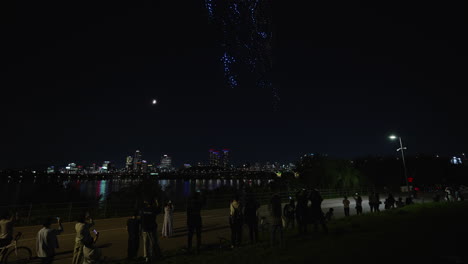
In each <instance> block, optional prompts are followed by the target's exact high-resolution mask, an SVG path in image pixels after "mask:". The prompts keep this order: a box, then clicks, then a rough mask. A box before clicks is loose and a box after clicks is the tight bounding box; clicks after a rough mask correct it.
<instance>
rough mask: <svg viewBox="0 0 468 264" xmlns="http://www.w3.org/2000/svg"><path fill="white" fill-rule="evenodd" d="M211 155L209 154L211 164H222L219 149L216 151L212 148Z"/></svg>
mask: <svg viewBox="0 0 468 264" xmlns="http://www.w3.org/2000/svg"><path fill="white" fill-rule="evenodd" d="M209 152H210V156H209V163H210V166H213V167H217V166H219V165H220V161H221V157H220V155H219V151H216V150H214V149H210V150H209Z"/></svg>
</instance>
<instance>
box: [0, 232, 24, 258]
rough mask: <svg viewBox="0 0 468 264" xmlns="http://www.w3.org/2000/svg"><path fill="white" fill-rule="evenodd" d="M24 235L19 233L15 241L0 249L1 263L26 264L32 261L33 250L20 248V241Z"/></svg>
mask: <svg viewBox="0 0 468 264" xmlns="http://www.w3.org/2000/svg"><path fill="white" fill-rule="evenodd" d="M21 235H22V233H21V232H18V234H17V235H16V237H15V239H13V241H12V242H11V243H10V244H9V245H7V246H5V247H1V248H0V263H2V264H25V263H28V262H29V261H30V260H31V259H32V252H31V249H29V248H28V247H18V246H17V244H18V240H19V239H20V238H21ZM10 248H13V250H9V249H10Z"/></svg>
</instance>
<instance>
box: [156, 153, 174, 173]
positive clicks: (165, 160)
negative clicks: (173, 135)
mask: <svg viewBox="0 0 468 264" xmlns="http://www.w3.org/2000/svg"><path fill="white" fill-rule="evenodd" d="M159 168H160V169H161V170H162V171H170V170H172V158H171V157H169V156H168V155H163V156H162V157H161V165H159Z"/></svg>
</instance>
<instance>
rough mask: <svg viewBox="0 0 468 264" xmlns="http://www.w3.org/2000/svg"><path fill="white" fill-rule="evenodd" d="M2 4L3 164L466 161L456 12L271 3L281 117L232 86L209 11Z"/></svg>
mask: <svg viewBox="0 0 468 264" xmlns="http://www.w3.org/2000/svg"><path fill="white" fill-rule="evenodd" d="M5 2H10V5H9V6H7V5H6V3H2V4H1V5H2V6H1V7H0V10H1V11H0V12H1V14H0V18H1V31H0V32H1V35H2V37H1V39H2V44H3V45H2V46H3V47H2V52H1V58H0V59H1V66H2V68H1V83H2V85H1V87H2V89H1V91H2V92H1V97H0V98H1V105H0V108H1V109H0V110H1V113H2V122H1V128H2V137H0V148H1V151H0V153H1V154H0V155H1V156H0V168H19V167H44V166H48V165H65V163H68V162H77V163H79V164H83V165H87V164H90V163H92V162H98V163H100V162H102V161H104V160H111V161H114V162H116V163H117V164H123V162H124V158H125V156H127V155H131V154H133V153H134V151H135V150H136V149H140V150H141V151H142V152H143V155H144V158H145V159H147V160H149V161H156V160H159V157H160V156H161V155H162V154H166V153H167V154H169V155H171V156H173V159H174V162H175V163H176V165H180V164H182V163H196V162H198V161H202V162H206V161H207V159H208V149H210V148H219V149H221V148H228V149H230V150H231V155H232V159H233V160H234V161H235V162H236V163H240V162H245V161H251V162H255V161H260V162H265V161H280V162H291V161H294V160H296V159H297V157H298V156H299V155H301V154H304V153H326V154H328V155H329V156H335V157H340V158H356V157H360V156H366V155H386V156H387V155H397V153H396V152H395V149H396V148H397V147H398V146H397V145H396V142H391V141H389V140H388V139H387V137H388V135H389V134H390V133H392V132H393V133H397V134H399V135H401V136H402V138H403V140H404V143H405V144H406V145H407V147H408V154H416V153H426V154H439V155H454V154H459V153H461V152H464V151H468V148H467V147H468V139H467V138H468V126H467V125H466V123H467V122H466V117H467V111H466V108H467V107H466V105H467V104H466V101H467V97H466V95H465V90H466V87H468V83H467V78H466V77H467V70H468V69H467V47H468V43H467V41H466V38H465V37H466V29H467V21H466V14H464V13H463V10H464V7H463V6H462V5H463V3H462V2H457V3H455V2H438V3H434V4H433V3H432V2H431V1H425V2H422V1H421V2H420V3H418V4H416V3H415V2H414V1H402V2H394V1H391V2H388V1H387V2H384V1H372V2H370V3H364V2H360V3H358V2H355V1H343V2H336V1H293V2H291V1H274V3H273V1H270V2H271V4H272V10H273V11H272V17H273V24H272V25H271V26H272V28H273V30H274V31H273V32H274V41H273V43H272V44H273V49H272V54H273V57H272V59H273V63H274V64H273V65H274V66H273V76H274V77H273V85H274V86H275V87H276V88H277V89H278V91H279V96H280V98H281V100H280V102H279V105H278V108H275V107H273V97H272V93H271V91H270V90H268V89H265V88H261V87H257V85H256V84H255V81H253V80H250V81H249V77H245V78H244V81H243V82H242V83H240V84H239V86H238V87H236V88H230V87H229V86H228V85H227V84H226V80H225V78H224V72H223V65H222V63H221V61H220V57H221V56H222V54H223V47H222V45H221V42H222V36H221V35H222V34H220V32H219V27H217V26H216V25H214V24H213V23H210V20H209V19H208V14H207V10H206V9H205V3H204V2H203V1H200V0H179V1H130V2H127V3H126V4H125V5H123V4H120V3H118V2H109V3H106V4H104V3H102V4H100V3H97V2H98V1H93V2H92V3H90V4H86V3H85V2H73V3H72V2H69V1H57V2H55V3H52V2H50V3H49V1H31V2H22V1H21V2H20V1H5ZM318 2H319V3H318ZM409 2H412V3H413V4H412V5H409ZM457 5H459V6H457ZM153 98H156V99H157V100H158V101H159V103H158V105H156V106H152V105H151V101H152V100H153Z"/></svg>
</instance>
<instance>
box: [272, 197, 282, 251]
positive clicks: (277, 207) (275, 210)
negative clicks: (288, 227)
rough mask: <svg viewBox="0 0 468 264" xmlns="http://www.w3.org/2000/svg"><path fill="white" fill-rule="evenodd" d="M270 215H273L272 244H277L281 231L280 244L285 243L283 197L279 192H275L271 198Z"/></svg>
mask: <svg viewBox="0 0 468 264" xmlns="http://www.w3.org/2000/svg"><path fill="white" fill-rule="evenodd" d="M269 207H270V216H271V235H270V238H271V245H272V246H274V245H275V244H276V241H277V240H278V239H277V236H278V233H279V244H280V246H283V245H284V241H283V221H282V213H281V211H282V210H281V198H280V196H279V195H278V194H274V195H273V197H272V198H271V200H270V206H269Z"/></svg>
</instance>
